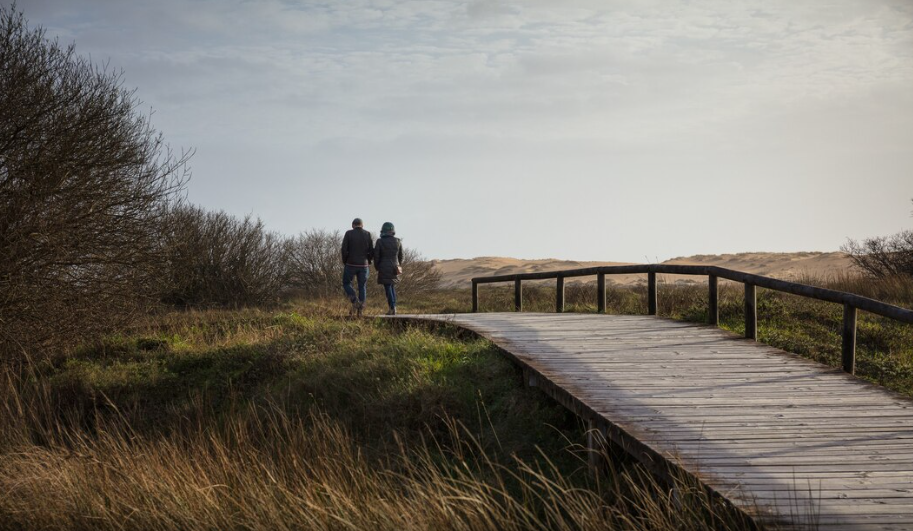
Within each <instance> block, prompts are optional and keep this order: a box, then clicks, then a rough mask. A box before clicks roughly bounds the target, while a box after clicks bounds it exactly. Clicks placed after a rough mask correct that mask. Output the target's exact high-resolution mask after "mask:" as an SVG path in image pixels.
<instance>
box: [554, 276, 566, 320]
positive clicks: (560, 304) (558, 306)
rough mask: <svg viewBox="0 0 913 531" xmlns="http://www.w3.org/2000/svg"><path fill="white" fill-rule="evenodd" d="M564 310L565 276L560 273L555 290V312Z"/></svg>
mask: <svg viewBox="0 0 913 531" xmlns="http://www.w3.org/2000/svg"><path fill="white" fill-rule="evenodd" d="M563 311H564V277H563V276H561V275H558V283H557V285H556V290H555V313H562V312H563Z"/></svg>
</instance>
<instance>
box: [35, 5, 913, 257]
mask: <svg viewBox="0 0 913 531" xmlns="http://www.w3.org/2000/svg"><path fill="white" fill-rule="evenodd" d="M19 7H20V8H21V9H23V10H24V11H25V14H26V16H27V18H29V19H30V20H31V21H32V22H33V23H37V24H41V25H43V26H45V27H46V28H47V29H48V32H49V34H52V35H59V36H60V37H61V38H62V39H63V40H75V41H76V43H77V48H78V50H79V51H80V52H81V53H86V54H91V55H92V56H93V58H96V59H98V60H107V59H108V58H110V61H111V64H112V65H114V66H116V67H122V68H124V69H125V71H126V80H127V82H128V83H129V84H131V85H136V86H138V87H139V89H140V90H139V94H140V96H141V97H142V98H143V99H144V100H145V101H146V102H147V103H148V104H150V105H151V106H153V107H154V108H155V109H156V117H155V123H156V125H157V126H158V127H159V128H160V129H162V130H163V131H164V132H165V134H166V135H167V137H168V138H169V139H170V140H171V141H172V142H176V143H179V144H183V145H187V146H197V147H198V148H199V149H198V155H197V157H196V159H195V162H194V168H195V177H194V182H193V185H192V188H191V192H192V193H191V198H192V199H194V200H197V201H200V202H202V203H204V204H207V205H209V206H222V207H226V208H229V209H232V210H234V211H238V212H247V211H251V210H253V211H255V212H257V213H259V214H261V215H263V216H264V217H265V218H266V219H267V221H268V222H271V223H272V224H273V225H274V226H276V227H277V228H279V229H282V230H284V231H287V232H293V231H296V230H299V229H303V228H307V227H309V226H314V225H316V226H323V225H327V226H335V225H338V224H339V223H344V222H345V220H347V219H349V218H351V217H352V216H353V214H352V212H351V211H352V210H358V209H359V208H361V209H362V210H363V214H360V215H363V217H368V216H374V217H377V218H378V219H380V218H381V217H389V218H398V219H403V220H405V221H406V225H403V223H398V226H402V227H404V230H403V232H404V234H405V233H409V234H410V235H411V237H412V238H414V240H413V243H414V244H416V245H418V246H419V247H421V248H423V249H424V250H425V251H426V252H427V253H429V254H432V255H435V256H453V255H462V256H467V255H476V254H495V253H497V254H521V255H526V256H544V255H563V256H566V257H569V258H605V259H630V260H637V259H643V256H644V255H650V256H651V257H652V256H658V257H660V258H662V257H665V256H671V255H680V254H692V253H695V252H714V251H717V252H722V251H736V250H744V249H749V248H750V249H770V250H787V249H800V248H809V249H810V248H818V249H833V248H834V247H836V246H837V245H839V243H840V242H841V241H842V240H843V238H844V237H845V236H856V237H858V236H862V235H866V234H869V233H879V232H885V231H890V230H896V229H898V228H900V225H901V224H902V223H905V222H906V220H907V218H906V216H907V214H908V210H909V209H908V208H907V206H906V205H905V204H904V200H905V199H906V200H908V199H909V197H910V196H913V178H911V177H910V175H911V170H913V155H911V151H910V149H911V148H909V146H910V145H913V98H911V96H910V95H909V93H910V92H911V90H910V88H911V87H913V4H910V2H908V1H906V0H903V1H893V0H884V1H881V0H879V1H875V0H835V1H831V2H818V1H813V2H799V3H797V2H792V1H764V2H761V1H756V2H722V1H691V2H681V3H670V2H649V1H648V2H644V1H633V0H631V1H617V2H611V3H606V2H604V1H596V0H594V1H573V2H545V1H526V2H502V1H494V0H493V1H486V0H476V1H469V2H462V1H445V0H440V1H433V0H419V1H413V2H400V1H392V0H391V1H368V0H345V1H326V2H307V1H304V2H292V1H279V0H262V1H256V2H250V1H242V0H201V1H191V0H160V1H158V2H143V3H139V2H109V1H101V0H98V1H92V0H75V1H74V0H31V1H25V2H22V1H20V2H19ZM762 179H763V181H762ZM763 182H768V183H773V184H777V185H782V186H784V187H788V188H789V191H790V194H791V195H790V196H789V198H788V199H784V194H782V193H779V192H778V193H772V192H770V190H769V189H767V188H764V186H763V184H762V183H763ZM838 182H839V183H843V187H842V189H839V190H837V189H835V190H832V188H833V187H834V183H838ZM226 183H228V184H229V185H230V186H228V187H226ZM482 183H484V184H486V185H488V186H495V189H496V190H497V191H498V192H499V193H496V194H494V195H492V196H491V197H484V198H482V197H480V195H481V194H480V193H479V192H478V191H477V190H476V189H474V188H473V186H475V185H478V184H482ZM863 184H865V186H868V187H870V188H871V189H865V190H863V189H861V188H862V185H863ZM530 185H533V186H530ZM358 187H363V188H362V189H364V190H365V192H364V194H365V195H367V197H366V198H364V199H358V197H359V196H358V190H359V188H358ZM709 187H713V189H712V190H711V191H710V192H709V193H708V192H707V189H708V188H709ZM822 190H826V191H827V193H825V194H823V195H824V196H827V197H828V198H829V199H828V201H823V200H822V199H821V197H822V193H821V192H822ZM385 193H386V194H392V195H394V196H395V197H397V198H400V199H401V200H402V202H401V203H400V208H401V210H400V211H394V212H392V213H387V212H385V210H384V208H382V207H381V206H380V205H381V204H382V203H383V201H382V199H381V198H380V197H378V196H382V195H383V194H385ZM620 194H626V195H625V196H624V197H620ZM509 196H510V197H513V199H514V201H516V202H518V203H519V206H518V204H517V203H512V204H511V205H510V206H509V207H508V206H507V203H506V202H505V201H506V200H507V197H509ZM746 196H748V197H754V198H756V199H757V200H758V201H768V202H769V203H768V204H767V205H766V208H776V209H778V211H780V212H782V214H781V215H780V216H779V217H778V218H777V219H773V220H771V219H766V220H758V219H743V217H741V216H743V214H744V209H743V207H742V206H741V204H742V200H743V199H744V198H745V197H746ZM332 198H336V199H338V201H335V202H334V201H332V200H331V199H332ZM556 198H559V199H562V200H563V204H562V206H558V207H556V206H555V204H554V202H553V200H554V199H556ZM885 200H888V201H890V202H891V203H890V204H889V205H888V204H882V203H880V202H881V201H885ZM848 204H858V206H857V209H856V211H859V212H864V213H865V216H860V218H858V219H853V220H848V219H841V218H840V212H841V210H840V209H841V207H842V206H844V205H848ZM362 205H363V206H362ZM466 205H476V206H477V207H478V208H476V209H475V210H473V211H472V217H473V218H474V220H475V221H473V222H470V223H468V224H467V221H466V220H465V218H466V217H467V209H466ZM581 206H585V207H586V208H580V207H581ZM758 208H759V209H760V208H761V206H759V207H758ZM793 209H794V210H793ZM543 211H546V212H549V213H551V214H550V215H549V218H550V219H549V222H548V223H545V222H544V221H543V220H542V218H543V216H542V212H543ZM647 213H649V214H647ZM657 216H658V217H657ZM726 216H728V219H727V217H726ZM721 217H722V219H724V220H726V226H725V227H724V226H723V225H724V223H722V222H721ZM428 218H434V219H435V220H438V221H439V222H440V224H441V225H442V226H444V227H447V228H446V229H438V228H434V227H433V225H429V224H428ZM634 218H637V219H651V220H653V221H651V222H650V223H643V224H637V225H635V224H631V223H626V222H624V220H630V219H634ZM734 218H735V219H734ZM683 219H684V220H687V221H688V222H689V223H688V228H687V229H686V228H685V227H684V226H683V224H682V220H683ZM410 222H412V223H414V225H413V226H411V227H410V226H409V225H408V223H410ZM612 223H614V225H613V224H612ZM492 226H497V227H505V226H509V227H517V226H528V227H529V229H530V233H531V234H522V235H516V234H514V233H513V232H511V233H510V234H511V236H510V238H508V240H507V241H505V239H504V237H503V236H496V235H494V234H493V233H492V229H491V227H492ZM608 226H611V227H612V228H611V229H608V228H606V229H602V230H605V231H608V232H606V234H609V233H611V234H612V235H613V236H612V237H609V236H606V242H605V246H604V247H603V248H601V249H592V248H590V247H588V246H587V243H586V242H589V241H592V238H590V237H587V236H585V235H581V236H580V237H577V236H575V235H574V233H575V232H579V231H580V230H581V229H580V228H581V227H608ZM707 226H715V227H716V230H715V232H714V233H713V234H712V235H711V234H707V233H702V232H700V231H695V230H694V229H695V228H696V227H707ZM797 227H798V228H797ZM467 229H471V230H472V231H476V232H470V233H469V234H470V235H471V237H470V236H467V233H466V230H467ZM441 230H447V231H451V230H453V231H455V232H454V233H450V232H447V236H446V237H441V236H440V231H441ZM548 231H559V232H563V233H567V234H568V235H569V236H568V237H562V238H561V240H560V241H548V240H543V235H544V234H547V233H548ZM746 234H749V235H753V236H750V237H746V236H745V235H746Z"/></svg>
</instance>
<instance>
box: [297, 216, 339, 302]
mask: <svg viewBox="0 0 913 531" xmlns="http://www.w3.org/2000/svg"><path fill="white" fill-rule="evenodd" d="M288 245H289V250H288V268H289V279H288V280H289V285H290V287H292V288H293V289H296V290H300V291H301V292H302V293H303V294H305V295H307V296H312V297H328V296H331V295H335V294H338V293H341V284H340V282H341V280H342V267H343V265H342V260H341V258H340V256H341V255H340V247H341V246H342V234H340V232H339V231H338V230H337V231H328V230H325V229H313V230H309V231H305V232H302V233H301V234H299V235H298V236H296V237H294V238H292V239H291V240H289V244H288Z"/></svg>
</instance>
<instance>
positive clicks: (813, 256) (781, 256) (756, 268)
mask: <svg viewBox="0 0 913 531" xmlns="http://www.w3.org/2000/svg"><path fill="white" fill-rule="evenodd" d="M663 263H665V264H682V265H685V264H694V265H717V266H721V267H727V268H729V269H736V270H739V271H745V272H748V273H756V274H759V275H765V276H770V277H775V278H782V279H785V280H790V279H795V278H799V277H802V276H805V275H813V276H827V275H832V274H834V273H838V272H845V271H847V270H849V268H850V267H851V265H852V263H851V261H850V258H849V256H847V255H846V254H844V253H838V252H834V253H816V252H807V253H738V254H720V255H695V256H687V257H679V258H673V259H672V260H667V261H665V262H663ZM626 264H628V262H577V261H573V260H557V259H544V260H522V259H517V258H502V257H494V256H483V257H479V258H470V259H454V260H435V265H436V266H437V268H438V269H440V271H441V273H443V281H442V283H443V285H444V286H446V287H460V286H462V287H465V286H468V285H469V281H470V279H471V278H472V277H477V276H490V275H507V274H512V273H531V272H536V271H555V270H559V269H574V268H580V267H593V266H608V265H626ZM662 279H663V280H665V281H666V282H700V281H703V280H704V279H703V278H700V277H690V276H679V275H663V276H662ZM588 280H592V279H582V281H588ZM607 280H611V281H612V282H614V283H616V284H619V285H633V284H637V283H638V282H644V281H645V277H644V275H613V276H611V277H609V278H608V279H607Z"/></svg>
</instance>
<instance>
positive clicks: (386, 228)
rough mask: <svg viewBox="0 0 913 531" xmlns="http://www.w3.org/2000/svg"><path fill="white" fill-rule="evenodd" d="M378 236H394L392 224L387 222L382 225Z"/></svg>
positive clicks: (394, 230)
mask: <svg viewBox="0 0 913 531" xmlns="http://www.w3.org/2000/svg"><path fill="white" fill-rule="evenodd" d="M380 234H381V236H383V235H385V234H389V235H391V236H392V235H394V234H396V229H394V228H393V224H392V223H390V222H389V221H387V222H386V223H384V224H383V226H381V228H380Z"/></svg>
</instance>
